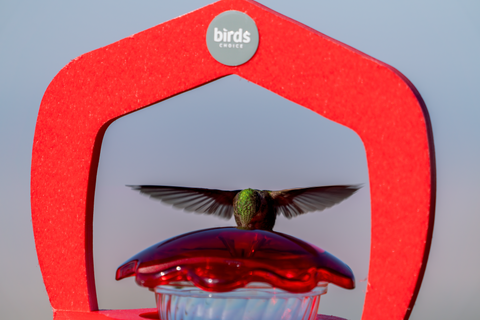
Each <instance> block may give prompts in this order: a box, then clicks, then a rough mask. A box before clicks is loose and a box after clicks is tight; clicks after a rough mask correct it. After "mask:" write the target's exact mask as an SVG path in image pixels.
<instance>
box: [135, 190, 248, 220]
mask: <svg viewBox="0 0 480 320" xmlns="http://www.w3.org/2000/svg"><path fill="white" fill-rule="evenodd" d="M127 187H130V188H132V189H133V190H138V191H140V192H141V193H143V194H145V195H148V196H150V197H151V198H153V199H158V200H160V201H162V202H164V203H168V204H171V205H173V206H174V207H175V208H180V209H184V210H185V211H190V212H192V211H194V212H197V213H205V214H213V215H216V216H219V217H221V218H225V219H230V218H231V217H232V215H233V198H234V197H235V195H236V194H237V193H238V192H239V191H240V190H232V191H223V190H216V189H203V188H187V187H171V186H149V185H143V186H127Z"/></svg>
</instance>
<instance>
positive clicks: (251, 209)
mask: <svg viewBox="0 0 480 320" xmlns="http://www.w3.org/2000/svg"><path fill="white" fill-rule="evenodd" d="M233 203H234V206H233V213H234V216H235V221H236V222H237V225H238V226H239V227H240V228H245V229H252V224H251V221H252V219H253V217H254V216H255V214H256V213H257V212H258V210H259V208H260V204H261V198H260V195H259V193H258V191H257V190H253V189H245V190H242V191H240V192H239V193H237V195H236V196H235V199H234V201H233Z"/></svg>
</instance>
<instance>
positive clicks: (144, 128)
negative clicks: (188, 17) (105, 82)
mask: <svg viewBox="0 0 480 320" xmlns="http://www.w3.org/2000/svg"><path fill="white" fill-rule="evenodd" d="M259 2H260V3H262V4H264V5H266V6H268V7H270V8H272V9H274V10H276V11H278V12H280V13H282V14H285V15H287V16H289V17H291V18H293V19H295V20H298V21H300V22H302V23H304V24H306V25H307V26H310V27H312V28H313V29H316V30H318V31H320V32H322V33H324V34H326V35H328V36H331V37H333V38H335V39H337V40H339V41H342V42H344V43H346V44H348V45H350V46H352V47H354V48H356V49H358V50H360V51H363V52H365V53H366V54H368V55H371V56H372V57H374V58H377V59H379V60H381V61H384V62H386V63H388V64H390V65H392V66H393V67H395V68H396V69H398V70H399V71H400V72H402V73H403V74H404V75H405V76H407V77H408V78H409V79H410V80H411V81H412V83H413V84H414V85H415V86H416V87H417V89H418V90H419V91H420V93H421V95H422V97H423V99H424V100H425V103H426V105H427V108H428V110H429V113H430V116H431V119H432V125H433V132H434V139H435V149H436V156H437V179H438V188H437V212H436V221H435V229H434V234H433V242H432V249H431V253H430V260H429V262H428V266H427V270H426V274H425V278H424V283H423V286H422V288H421V290H420V294H419V297H418V300H417V304H416V306H415V309H414V310H413V313H412V316H411V318H410V319H413V320H420V319H453V318H454V319H478V318H480V305H479V304H478V300H479V299H480V273H479V272H478V266H479V264H480V253H479V251H478V248H477V246H478V244H479V243H480V233H479V232H478V226H479V225H480V217H479V211H480V210H479V208H480V197H479V196H478V194H479V191H480V187H479V183H478V181H479V180H480V170H479V168H478V165H479V163H480V147H479V140H480V126H479V125H478V119H479V118H480V63H479V62H478V59H479V57H480V20H479V19H478V15H479V13H480V2H478V1H476V0H460V1H458V0H457V1H433V0H417V1H413V0H408V1H401V2H399V1H397V2H392V1H388V2H387V1H380V0H378V1H373V0H366V1H353V0H342V1H313V0H310V1H306V0H305V1H304V0H297V1H278V0H277V1H273V0H271V1H266V0H265V1H259ZM209 3H211V1H175V2H173V1H141V2H139V1H119V0H115V1H113V0H110V1H90V0H88V1H82V2H71V1H15V2H14V1H9V2H7V1H3V2H0V150H1V153H0V177H1V181H2V183H1V184H0V254H1V256H2V257H3V263H2V264H1V266H0V272H1V274H2V275H3V281H2V284H1V285H0V317H1V318H2V319H13V318H16V319H29V318H33V317H35V318H36V319H38V320H44V319H45V320H46V319H51V316H52V313H51V308H50V305H49V302H48V297H47V294H46V291H45V288H44V285H43V281H42V277H41V273H40V269H39V267H38V262H37V258H36V254H35V246H34V240H33V233H32V226H31V218H30V187H29V183H30V161H31V150H32V141H33V134H34V129H35V121H36V117H37V113H38V108H39V105H40V101H41V99H42V96H43V93H44V91H45V89H46V88H47V86H48V84H49V83H50V81H51V80H52V79H53V77H54V76H55V75H56V74H57V73H58V72H59V71H60V69H61V68H63V66H65V65H66V64H67V63H68V62H69V61H70V60H72V59H74V58H75V57H78V56H79V55H81V54H83V53H86V52H88V51H91V50H93V49H96V48H99V47H102V46H105V45H108V44H110V43H112V42H115V41H117V40H120V39H122V38H124V37H127V36H129V35H131V34H134V33H137V32H140V31H142V30H145V29H147V28H149V27H153V26H155V25H157V24H160V23H162V22H164V21H168V20H170V19H172V18H175V17H177V16H179V15H182V14H185V13H187V12H190V11H192V10H195V9H197V8H200V7H203V6H204V5H207V4H209ZM266 137H267V139H265V138H266ZM266 141H268V143H267V142H266ZM344 183H364V184H366V186H365V187H364V188H363V189H362V190H361V191H359V192H358V193H357V194H355V195H354V196H353V197H352V198H351V199H349V200H348V201H346V202H345V203H342V204H341V205H339V206H336V207H334V208H332V209H330V210H327V211H325V212H317V213H310V214H307V215H305V216H302V217H299V218H296V219H293V220H286V219H284V218H281V219H280V220H279V221H278V223H277V227H276V230H277V231H281V232H285V233H289V234H292V235H294V236H296V237H299V238H302V239H304V240H306V241H309V242H312V243H314V244H316V245H318V246H319V247H321V248H324V249H325V250H327V251H329V252H330V253H332V254H334V255H336V256H337V257H338V258H340V259H342V260H343V261H344V262H346V263H347V264H348V265H350V266H351V267H352V269H353V271H354V273H355V276H356V278H357V288H356V289H355V290H352V291H347V290H344V289H340V288H338V287H335V286H333V285H332V286H330V287H329V292H328V294H327V295H325V296H323V297H322V301H321V304H320V312H321V313H324V314H333V315H336V316H342V317H345V318H349V319H360V317H361V313H362V306H363V299H364V296H365V287H366V281H365V279H366V277H367V273H368V260H369V245H370V234H369V227H370V221H369V214H370V203H369V201H370V198H369V189H368V171H367V165H366V158H365V151H364V148H363V144H362V142H361V141H360V139H359V137H358V136H357V135H356V134H355V133H354V132H352V131H351V130H349V129H347V128H345V127H342V126H340V125H338V124H335V123H332V122H330V121H328V120H326V119H324V118H322V117H320V116H318V115H317V114H315V113H313V112H311V111H309V110H308V109H305V108H303V107H301V106H298V105H296V104H294V103H291V102H289V101H287V100H285V99H283V98H281V97H279V96H277V95H275V94H273V93H271V92H269V91H267V90H265V89H263V88H260V87H258V86H256V85H254V84H252V83H249V82H248V81H246V80H243V79H241V78H239V77H237V76H230V77H227V78H224V79H222V80H219V81H216V82H213V83H211V84H208V85H206V86H203V87H201V88H198V89H196V90H193V91H190V92H187V93H184V94H182V95H179V96H176V97H174V98H172V99H169V100H167V101H164V102H162V103H160V104H157V105H154V106H151V107H149V108H147V109H143V110H141V111H139V112H136V113H134V114H131V115H129V116H127V117H124V118H121V119H119V120H117V121H115V122H114V123H113V124H112V125H111V126H110V128H109V129H108V130H107V133H106V135H105V138H104V142H103V145H102V153H101V158H100V164H99V171H98V180H97V190H96V197H95V216H94V255H95V273H96V279H97V293H98V298H99V305H100V308H102V309H108V308H140V307H154V298H153V294H152V293H151V292H148V290H146V289H144V288H140V287H138V286H137V285H136V284H135V283H134V281H133V279H126V280H123V281H120V282H116V281H115V280H114V273H115V270H116V268H117V267H118V266H119V265H120V264H121V263H122V262H124V261H125V260H126V259H128V258H129V257H130V256H132V255H133V254H135V253H137V252H138V251H140V250H142V249H144V248H146V247H147V246H150V245H152V244H154V243H156V242H159V241H161V240H163V239H165V238H168V237H171V236H174V235H177V234H179V233H183V232H187V231H192V230H196V229H202V228H208V227H214V226H227V225H232V224H234V222H233V220H231V221H225V220H220V219H216V218H213V217H205V216H199V215H195V214H187V213H183V212H181V211H178V210H174V209H171V208H169V207H167V206H164V205H162V204H160V203H159V202H155V201H151V200H149V199H148V198H146V197H143V196H140V195H138V194H136V193H135V192H133V191H130V190H129V189H127V188H126V187H125V184H165V185H184V186H197V187H210V188H220V189H238V188H246V187H253V188H258V189H283V188H293V187H308V186H316V185H328V184H344ZM412 192H414V190H412ZM127 234H128V237H127V236H126V235H127Z"/></svg>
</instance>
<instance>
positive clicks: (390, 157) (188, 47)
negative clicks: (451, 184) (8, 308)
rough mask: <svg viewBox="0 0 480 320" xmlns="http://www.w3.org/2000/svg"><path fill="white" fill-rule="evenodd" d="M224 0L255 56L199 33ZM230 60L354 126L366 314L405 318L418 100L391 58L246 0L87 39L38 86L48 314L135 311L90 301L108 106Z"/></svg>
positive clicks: (422, 203) (421, 115)
mask: <svg viewBox="0 0 480 320" xmlns="http://www.w3.org/2000/svg"><path fill="white" fill-rule="evenodd" d="M226 10H238V11H242V12H245V13H247V14H248V15H249V16H250V17H252V18H253V19H254V20H255V22H256V24H257V26H258V29H259V32H260V44H259V48H258V51H257V53H256V54H255V56H254V57H253V58H252V59H251V60H250V61H248V62H247V63H245V64H243V65H241V66H237V67H228V66H225V65H222V64H220V63H218V62H217V61H215V59H213V58H212V56H211V55H210V54H209V52H208V50H207V47H206V44H205V34H206V30H207V27H208V24H209V22H210V21H211V20H212V19H213V18H214V17H215V16H216V15H218V14H220V13H221V12H223V11H226ZM230 74H236V75H238V76H240V77H242V78H245V79H247V80H248V81H251V82H253V83H256V84H257V85H259V86H262V87H264V88H266V89H268V90H270V91H272V92H274V93H277V94H278V95H280V96H283V97H285V98H287V99H289V100H291V101H293V102H295V103H298V104H300V105H302V106H304V107H306V108H309V109H311V110H313V111H315V112H317V113H318V114H320V115H322V116H324V117H326V118H328V119H330V120H333V121H335V122H338V123H340V124H342V125H345V126H347V127H349V128H351V129H353V130H354V131H355V132H356V133H357V134H358V135H359V136H360V137H361V139H362V141H363V143H364V145H365V149H366V154H367V162H368V168H369V173H370V190H371V208H372V236H371V260H370V270H369V276H368V289H367V293H366V298H365V305H364V311H363V316H362V319H363V320H374V319H390V320H401V319H408V317H409V315H410V312H411V308H412V307H413V305H414V303H415V299H416V295H417V293H418V290H419V288H420V285H421V280H422V277H423V273H424V271H425V266H426V261H427V258H428V252H429V248H430V241H431V236H432V230H433V218H434V210H435V185H436V183H435V156H434V147H433V136H432V129H431V125H430V121H429V116H428V112H427V109H426V107H425V104H424V102H423V100H422V98H421V97H420V95H419V93H418V92H417V91H416V89H415V88H414V86H413V85H412V84H411V83H410V82H409V81H408V80H407V79H406V78H405V77H404V76H403V75H402V74H400V73H399V72H398V71H396V70H395V69H393V68H392V67H390V66H388V65H386V64H384V63H382V62H380V61H377V60H375V59H373V58H371V57H369V56H367V55H365V54H363V53H361V52H359V51H356V50H355V49H352V48H350V47H348V46H346V45H345V44H342V43H340V42H338V41H336V40H333V39H331V38H329V37H327V36H325V35H323V34H321V33H319V32H317V31H315V30H312V29H311V28H309V27H306V26H304V25H302V24H301V23H298V22H296V21H294V20H291V19H289V18H287V17H285V16H282V15H280V14H278V13H276V12H274V11H272V10H270V9H268V8H266V7H264V6H262V5H259V4H258V3H256V2H254V1H251V0H222V1H219V2H216V3H214V4H212V5H209V6H206V7H204V8H201V9H199V10H197V11H194V12H191V13H189V14H186V15H184V16H181V17H179V18H176V19H173V20H170V21H168V22H165V23H163V24H160V25H158V26H156V27H153V28H151V29H148V30H146V31H143V32H140V33H138V34H135V35H133V36H131V37H128V38H125V39H123V40H120V41H118V42H115V43H113V44H111V45H108V46H106V47H103V48H100V49H97V50H94V51H92V52H89V53H86V54H84V55H82V56H80V57H78V58H76V59H74V60H73V61H71V62H70V63H69V64H68V65H66V66H65V67H64V68H63V69H62V70H61V71H60V72H59V73H58V74H57V76H56V77H55V78H54V79H53V80H52V82H51V83H50V85H49V87H48V88H47V90H46V92H45V95H44V97H43V100H42V103H41V107H40V111H39V115H38V119H37V126H36V130H35V138H34V146H33V158H32V172H31V202H32V221H33V228H34V235H35V241H36V247H37V254H38V259H39V263H40V267H41V270H42V274H43V278H44V282H45V286H46V288H47V292H48V295H49V298H50V303H51V305H52V307H53V310H54V318H55V319H90V318H92V319H93V318H95V319H97V318H98V319H107V318H109V319H127V318H128V319H140V318H139V316H138V314H139V313H141V312H144V311H141V310H133V311H132V310H130V311H128V310H117V311H97V310H98V307H97V299H96V291H95V281H94V276H93V258H92V257H93V253H92V221H93V198H94V190H95V179H96V172H97V166H98V159H99V154H100V148H101V143H102V138H103V134H104V133H105V130H106V129H107V127H108V125H109V124H110V123H111V122H112V121H114V120H115V119H117V118H119V117H121V116H124V115H126V114H128V113H131V112H134V111H136V110H139V109H141V108H144V107H147V106H149V105H151V104H154V103H156V102H159V101H162V100H164V99H167V98H169V97H172V96H174V95H176V94H179V93H182V92H184V91H187V90H191V89H193V88H195V87H198V86H201V85H203V84H205V83H208V82H210V81H214V80H216V79H219V78H221V77H224V76H227V75H230Z"/></svg>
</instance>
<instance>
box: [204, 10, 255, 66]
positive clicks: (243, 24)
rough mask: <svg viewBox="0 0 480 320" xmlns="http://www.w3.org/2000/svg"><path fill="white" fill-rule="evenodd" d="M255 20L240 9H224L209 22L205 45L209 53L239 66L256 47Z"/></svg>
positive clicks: (219, 60)
mask: <svg viewBox="0 0 480 320" xmlns="http://www.w3.org/2000/svg"><path fill="white" fill-rule="evenodd" d="M258 39H259V37H258V29H257V25H256V24H255V21H253V19H252V18H250V17H249V16H248V15H246V14H245V13H243V12H240V11H234V10H231V11H225V12H222V13H221V14H219V15H218V16H216V17H215V19H213V20H212V22H210V25H209V26H208V30H207V47H208V51H210V54H211V55H212V56H213V57H214V58H215V60H217V61H218V62H220V63H223V64H225V65H227V66H239V65H241V64H244V63H245V62H247V61H248V60H250V59H251V58H252V57H253V55H254V54H255V52H256V51H257V48H258Z"/></svg>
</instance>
